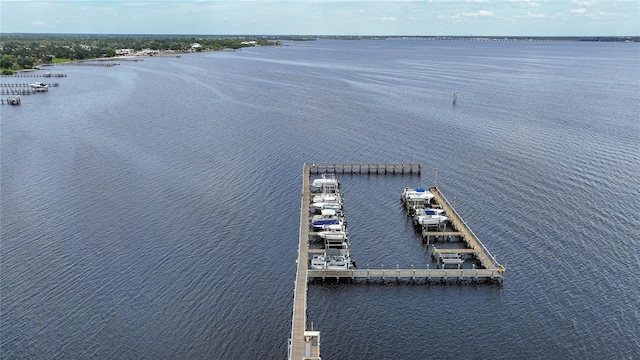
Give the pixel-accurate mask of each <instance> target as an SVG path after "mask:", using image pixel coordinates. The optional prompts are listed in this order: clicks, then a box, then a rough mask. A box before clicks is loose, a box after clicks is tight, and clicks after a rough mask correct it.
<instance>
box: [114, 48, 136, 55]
mask: <svg viewBox="0 0 640 360" xmlns="http://www.w3.org/2000/svg"><path fill="white" fill-rule="evenodd" d="M133 53H134V51H133V49H116V55H133Z"/></svg>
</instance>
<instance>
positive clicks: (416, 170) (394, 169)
mask: <svg viewBox="0 0 640 360" xmlns="http://www.w3.org/2000/svg"><path fill="white" fill-rule="evenodd" d="M421 170H422V166H421V165H420V163H352V164H311V165H309V172H310V173H312V174H321V173H334V174H416V175H420V171H421Z"/></svg>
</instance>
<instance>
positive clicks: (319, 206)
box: [309, 202, 342, 212]
mask: <svg viewBox="0 0 640 360" xmlns="http://www.w3.org/2000/svg"><path fill="white" fill-rule="evenodd" d="M309 208H310V210H311V212H317V211H322V210H334V211H336V212H337V211H338V210H342V205H341V204H339V203H332V202H314V203H312V204H311V206H310V207H309Z"/></svg>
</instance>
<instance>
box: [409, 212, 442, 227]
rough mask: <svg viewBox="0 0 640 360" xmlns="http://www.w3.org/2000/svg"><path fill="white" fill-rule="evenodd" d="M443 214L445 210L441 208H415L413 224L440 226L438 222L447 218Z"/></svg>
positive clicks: (440, 222)
mask: <svg viewBox="0 0 640 360" xmlns="http://www.w3.org/2000/svg"><path fill="white" fill-rule="evenodd" d="M445 214H446V212H445V211H444V210H443V209H420V210H417V212H416V215H415V216H414V217H413V223H414V224H415V225H427V226H436V225H437V226H440V224H442V223H444V222H445V221H447V220H449V218H448V217H446V216H445Z"/></svg>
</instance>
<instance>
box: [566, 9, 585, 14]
mask: <svg viewBox="0 0 640 360" xmlns="http://www.w3.org/2000/svg"><path fill="white" fill-rule="evenodd" d="M569 12H570V13H572V14H586V13H587V9H585V8H579V9H571V10H570V11H569Z"/></svg>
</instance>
